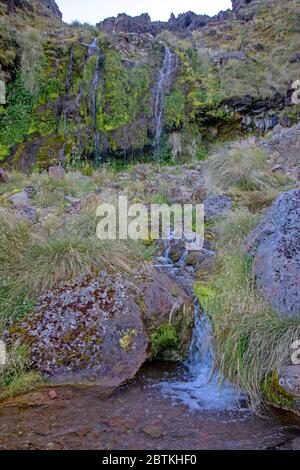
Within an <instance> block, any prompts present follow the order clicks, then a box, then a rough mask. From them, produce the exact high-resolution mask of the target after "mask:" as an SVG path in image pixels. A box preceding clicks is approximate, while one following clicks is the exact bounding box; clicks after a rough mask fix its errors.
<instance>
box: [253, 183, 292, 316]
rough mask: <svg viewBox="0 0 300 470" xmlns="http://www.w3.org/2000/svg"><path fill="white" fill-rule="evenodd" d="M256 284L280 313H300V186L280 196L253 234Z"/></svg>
mask: <svg viewBox="0 0 300 470" xmlns="http://www.w3.org/2000/svg"><path fill="white" fill-rule="evenodd" d="M246 251H247V252H248V253H250V254H251V255H252V256H253V274H254V277H255V280H256V282H257V285H258V287H259V288H261V289H262V290H263V292H264V294H265V296H266V298H267V299H268V300H269V301H270V303H271V305H272V307H273V308H274V310H275V311H277V312H278V314H279V315H280V316H283V317H290V318H295V319H299V315H300V290H299V285H300V189H295V190H292V191H289V192H286V193H284V194H282V195H280V196H279V197H278V198H277V199H276V200H275V201H274V203H273V204H272V206H271V207H270V208H269V209H268V210H267V212H266V213H265V215H264V217H263V219H262V221H261V223H260V224H259V225H258V227H257V228H256V229H255V230H254V231H253V232H252V233H251V234H250V236H249V237H248V239H247V242H246Z"/></svg>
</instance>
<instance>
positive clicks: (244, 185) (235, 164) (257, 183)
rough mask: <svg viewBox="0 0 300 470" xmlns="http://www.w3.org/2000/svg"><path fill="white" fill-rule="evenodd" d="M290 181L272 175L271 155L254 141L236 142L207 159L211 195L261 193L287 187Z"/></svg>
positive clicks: (207, 180) (207, 181) (279, 175)
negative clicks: (225, 192)
mask: <svg viewBox="0 0 300 470" xmlns="http://www.w3.org/2000/svg"><path fill="white" fill-rule="evenodd" d="M288 182H289V180H288V178H287V177H285V176H283V175H281V174H277V173H273V172H272V171H271V165H270V162H269V161H268V156H267V154H266V153H265V152H264V151H263V150H262V149H261V148H260V147H258V146H257V145H256V144H255V143H254V142H253V141H252V140H246V141H243V142H236V143H235V144H233V145H231V146H230V147H225V148H223V149H221V150H220V151H217V152H215V153H213V154H212V155H210V156H209V157H208V159H207V170H206V184H207V187H208V190H209V191H210V192H211V193H220V192H224V191H228V190H229V189H231V188H238V189H240V190H242V191H260V190H268V189H272V188H278V187H280V186H283V185H286V184H287V183H288Z"/></svg>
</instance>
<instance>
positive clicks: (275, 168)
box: [272, 164, 282, 173]
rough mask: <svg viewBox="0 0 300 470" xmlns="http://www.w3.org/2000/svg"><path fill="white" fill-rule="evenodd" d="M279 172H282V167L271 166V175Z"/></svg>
mask: <svg viewBox="0 0 300 470" xmlns="http://www.w3.org/2000/svg"><path fill="white" fill-rule="evenodd" d="M280 170H282V166H281V165H279V164H278V165H275V166H273V168H272V172H273V173H276V172H277V171H280Z"/></svg>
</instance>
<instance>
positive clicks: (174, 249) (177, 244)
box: [169, 240, 185, 263]
mask: <svg viewBox="0 0 300 470" xmlns="http://www.w3.org/2000/svg"><path fill="white" fill-rule="evenodd" d="M184 253H185V242H184V241H182V240H178V241H174V242H173V243H172V244H171V246H170V250H169V258H170V259H171V260H172V261H173V263H178V261H179V260H180V258H181V257H182V256H183V255H184Z"/></svg>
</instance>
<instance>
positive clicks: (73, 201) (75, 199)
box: [64, 196, 81, 206]
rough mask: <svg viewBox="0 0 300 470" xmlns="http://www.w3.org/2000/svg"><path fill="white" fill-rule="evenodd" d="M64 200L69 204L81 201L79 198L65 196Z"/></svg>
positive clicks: (72, 204) (75, 204) (73, 204)
mask: <svg viewBox="0 0 300 470" xmlns="http://www.w3.org/2000/svg"><path fill="white" fill-rule="evenodd" d="M64 200H65V201H66V202H67V203H68V204H71V206H78V205H79V204H80V203H81V199H79V198H77V197H71V196H65V197H64Z"/></svg>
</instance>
